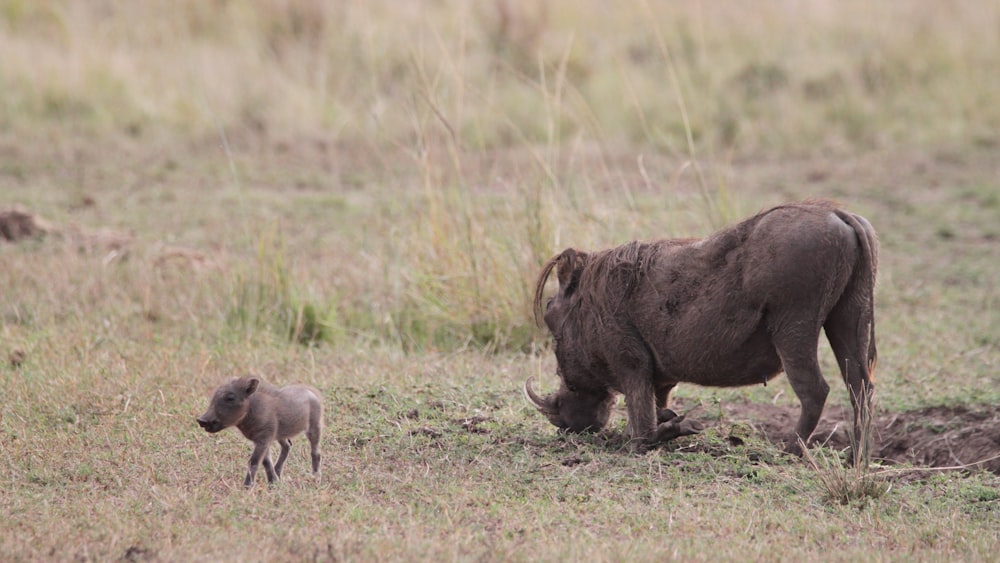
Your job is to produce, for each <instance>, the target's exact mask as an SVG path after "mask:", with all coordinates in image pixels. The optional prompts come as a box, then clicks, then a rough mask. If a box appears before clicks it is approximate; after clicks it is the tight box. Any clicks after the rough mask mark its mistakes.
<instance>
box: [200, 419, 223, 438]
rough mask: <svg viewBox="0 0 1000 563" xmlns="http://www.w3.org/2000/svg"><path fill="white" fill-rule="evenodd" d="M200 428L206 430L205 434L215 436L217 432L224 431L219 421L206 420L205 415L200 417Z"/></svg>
mask: <svg viewBox="0 0 1000 563" xmlns="http://www.w3.org/2000/svg"><path fill="white" fill-rule="evenodd" d="M198 426H201V427H202V428H204V429H205V432H208V433H209V434H215V433H216V432H219V431H221V430H223V426H222V424H221V423H220V422H219V421H218V420H208V419H207V418H205V415H202V416H199V417H198Z"/></svg>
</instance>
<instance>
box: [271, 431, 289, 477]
mask: <svg viewBox="0 0 1000 563" xmlns="http://www.w3.org/2000/svg"><path fill="white" fill-rule="evenodd" d="M278 445H280V446H281V453H280V454H278V463H275V464H274V473H275V475H277V476H278V477H279V478H280V477H281V469H282V468H283V467H285V460H286V459H288V452H289V450H291V449H292V441H291V440H289V439H288V438H285V439H284V440H278Z"/></svg>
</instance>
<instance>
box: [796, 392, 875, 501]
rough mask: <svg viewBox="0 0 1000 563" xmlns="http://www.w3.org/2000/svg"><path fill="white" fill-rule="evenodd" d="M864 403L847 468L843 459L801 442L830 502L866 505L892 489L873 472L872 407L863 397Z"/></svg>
mask: <svg viewBox="0 0 1000 563" xmlns="http://www.w3.org/2000/svg"><path fill="white" fill-rule="evenodd" d="M865 394H867V393H865ZM861 401H862V403H861V404H863V405H865V406H864V407H863V408H862V409H861V413H860V417H855V419H854V423H853V425H852V426H853V427H852V428H850V429H849V432H848V435H849V436H850V453H849V458H850V460H849V461H850V463H848V464H846V465H845V464H844V462H843V461H842V460H841V458H840V456H835V455H828V454H826V453H821V451H822V450H818V451H817V452H816V453H814V452H812V451H810V450H809V449H808V448H806V445H805V443H803V442H802V441H801V440H800V441H799V444H800V446H802V452H803V456H805V459H806V461H807V462H808V463H809V465H811V466H812V467H813V469H815V470H816V475H817V478H818V479H819V481H820V484H821V486H822V487H823V491H824V493H825V496H826V499H827V500H829V501H831V502H836V503H838V504H854V503H865V502H867V501H868V500H874V499H878V498H881V497H882V495H884V494H885V493H887V492H888V491H889V488H890V483H889V482H888V481H886V480H885V479H884V478H883V477H880V476H879V475H878V474H877V473H875V472H874V471H872V468H871V461H872V460H871V451H872V444H873V440H874V426H873V424H872V415H871V413H872V407H871V403H870V401H869V400H868V397H863V398H862V399H861Z"/></svg>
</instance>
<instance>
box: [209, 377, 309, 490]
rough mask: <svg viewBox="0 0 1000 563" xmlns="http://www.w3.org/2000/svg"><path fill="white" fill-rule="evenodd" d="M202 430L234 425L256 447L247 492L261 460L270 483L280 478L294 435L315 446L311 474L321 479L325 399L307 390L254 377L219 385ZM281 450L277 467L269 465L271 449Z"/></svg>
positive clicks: (219, 429)
mask: <svg viewBox="0 0 1000 563" xmlns="http://www.w3.org/2000/svg"><path fill="white" fill-rule="evenodd" d="M198 425H199V426H201V427H202V428H204V429H205V431H206V432H209V433H211V434H214V433H216V432H219V431H221V430H224V429H226V428H229V427H230V426H236V428H238V429H239V430H240V432H242V433H243V435H244V436H246V438H247V439H248V440H250V441H251V442H253V443H254V450H253V454H251V456H250V468H249V470H248V471H247V476H246V479H244V481H243V486H244V487H250V486H252V485H253V482H254V476H255V475H256V474H257V468H258V467H260V463H261V461H263V462H264V471H266V472H267V481H268V482H269V483H273V482H274V481H275V480H277V479H278V478H279V477H281V468H282V467H283V466H284V465H285V459H286V458H287V457H288V451H289V450H290V449H291V447H292V440H291V438H292V437H293V436H297V435H299V434H301V433H302V432H305V433H306V438H309V444H310V446H311V447H312V470H313V474H314V475H319V460H320V454H319V435H320V431H321V429H322V426H323V397H322V396H321V395H320V394H319V391H317V390H316V389H314V388H312V387H310V386H308V385H288V386H286V387H281V388H280V389H279V388H277V387H275V386H273V385H270V384H268V383H266V382H263V381H261V380H259V379H256V378H250V377H237V378H233V379H232V380H230V381H229V382H228V383H224V384H223V385H220V386H219V388H218V389H216V390H215V393H214V394H213V395H212V402H211V403H210V404H209V405H208V410H206V411H205V414H203V415H201V416H199V417H198ZM275 441H277V442H278V444H279V445H281V455H279V456H278V462H277V463H275V464H274V465H273V466H272V465H271V454H270V450H271V444H273V443H274V442H275Z"/></svg>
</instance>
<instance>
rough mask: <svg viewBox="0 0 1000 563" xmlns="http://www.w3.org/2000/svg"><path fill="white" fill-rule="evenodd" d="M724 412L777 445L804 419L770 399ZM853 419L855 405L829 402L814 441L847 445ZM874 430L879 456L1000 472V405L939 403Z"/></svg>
mask: <svg viewBox="0 0 1000 563" xmlns="http://www.w3.org/2000/svg"><path fill="white" fill-rule="evenodd" d="M722 410H723V420H725V421H732V422H735V421H741V422H748V423H750V424H751V425H752V426H753V427H754V428H756V429H757V430H758V431H760V432H761V433H762V434H763V435H764V436H765V437H766V438H767V439H768V440H770V441H772V442H775V443H783V441H784V440H785V438H786V437H787V435H788V433H789V432H790V431H791V429H792V428H794V426H795V422H796V421H797V420H798V417H799V408H798V407H797V406H778V405H769V404H765V403H731V404H725V405H723V406H722ZM852 418H853V416H852V413H851V410H850V409H845V408H843V407H840V406H836V405H827V407H826V409H825V410H824V411H823V417H822V418H821V419H820V422H819V426H817V427H816V432H814V433H813V437H812V439H811V440H810V442H811V443H825V444H826V445H827V446H828V447H831V448H837V449H842V448H847V447H848V446H849V445H850V437H849V435H848V432H849V428H850V422H851V419H852ZM709 424H711V423H709ZM872 429H873V431H874V432H875V446H874V449H873V450H872V456H873V457H874V458H875V459H879V460H882V461H884V462H890V463H911V464H913V465H916V466H920V467H938V468H943V467H953V468H956V469H975V468H979V469H986V470H987V471H991V472H993V473H996V474H1000V407H991V406H986V407H979V408H968V407H964V406H952V407H944V406H940V407H930V408H925V409H920V410H914V411H907V412H896V413H892V412H890V413H881V414H878V415H876V417H875V419H874V420H873V421H872Z"/></svg>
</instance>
